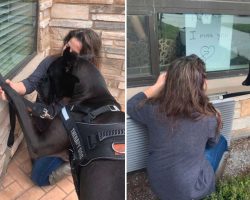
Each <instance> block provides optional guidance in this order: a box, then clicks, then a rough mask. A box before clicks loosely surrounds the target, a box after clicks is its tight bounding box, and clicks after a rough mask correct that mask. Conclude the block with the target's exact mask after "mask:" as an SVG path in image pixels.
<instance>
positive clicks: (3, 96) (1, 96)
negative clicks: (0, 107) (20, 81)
mask: <svg viewBox="0 0 250 200" xmlns="http://www.w3.org/2000/svg"><path fill="white" fill-rule="evenodd" d="M0 100H2V101H8V100H7V97H6V94H5V92H4V91H3V90H2V88H1V87H0Z"/></svg>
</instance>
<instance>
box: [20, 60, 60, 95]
mask: <svg viewBox="0 0 250 200" xmlns="http://www.w3.org/2000/svg"><path fill="white" fill-rule="evenodd" d="M56 58H58V56H48V57H46V58H45V59H44V60H43V61H42V62H41V63H40V64H39V65H38V67H37V68H36V69H35V71H34V72H33V73H32V74H31V75H30V76H29V77H28V78H26V79H24V80H23V81H22V82H23V84H24V86H25V88H26V94H30V93H31V92H33V91H34V90H36V89H37V86H38V85H39V83H40V80H41V79H42V78H43V77H44V76H45V74H46V72H47V70H48V68H49V66H50V64H51V63H52V62H53V61H55V60H56Z"/></svg>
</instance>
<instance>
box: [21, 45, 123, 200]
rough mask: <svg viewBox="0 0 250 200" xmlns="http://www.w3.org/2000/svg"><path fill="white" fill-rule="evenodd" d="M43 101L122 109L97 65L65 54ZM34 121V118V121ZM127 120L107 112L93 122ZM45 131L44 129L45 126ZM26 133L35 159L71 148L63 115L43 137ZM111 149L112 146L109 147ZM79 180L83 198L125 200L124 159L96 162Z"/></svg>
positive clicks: (79, 118) (52, 70) (81, 171)
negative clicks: (112, 106) (113, 106)
mask: <svg viewBox="0 0 250 200" xmlns="http://www.w3.org/2000/svg"><path fill="white" fill-rule="evenodd" d="M39 88H40V91H41V92H40V93H41V94H40V95H41V96H40V98H41V100H42V102H45V103H46V104H48V105H53V106H55V102H59V101H61V99H63V98H64V97H68V98H69V99H70V100H69V102H68V103H69V104H70V105H78V106H84V107H88V108H89V109H90V110H95V109H97V108H99V107H102V106H105V105H115V106H117V107H119V108H120V105H119V104H118V103H117V102H116V100H115V99H114V97H113V96H112V95H111V94H110V92H109V91H108V89H107V86H106V83H105V80H104V78H103V76H102V75H101V73H100V72H99V70H98V69H97V67H96V66H94V65H93V64H91V63H90V62H89V61H88V60H86V59H85V58H84V57H81V56H78V55H76V54H74V53H70V52H69V49H66V50H65V51H64V54H63V56H62V57H59V58H58V59H57V60H56V61H55V62H53V63H52V64H51V66H50V67H49V69H48V71H47V76H46V77H45V78H44V79H43V80H42V82H41V85H40V87H39ZM72 116H73V118H74V120H76V121H82V119H83V117H84V116H85V115H84V114H83V113H72ZM33 121H34V119H33ZM124 121H125V115H124V113H123V112H121V111H119V112H105V113H103V114H101V115H100V116H98V117H97V118H95V119H93V120H92V121H91V124H117V123H123V124H124ZM43 128H44V127H43ZM35 132H36V133H35V134H33V135H31V134H30V133H24V134H25V139H26V140H28V142H27V146H28V147H29V152H30V154H31V157H33V158H37V157H40V156H48V155H52V154H56V153H58V152H61V151H67V149H68V148H69V147H70V142H69V138H68V136H67V132H66V130H65V128H64V126H63V124H62V121H61V119H60V117H59V116H56V117H55V118H54V119H53V120H51V121H50V123H49V124H48V126H47V128H46V129H44V131H43V132H42V134H41V131H40V133H38V132H37V130H35ZM109 148H110V149H111V145H110V146H109ZM77 178H78V179H79V180H78V182H79V184H75V187H76V188H78V187H80V188H78V189H79V191H78V196H79V198H80V199H84V200H85V199H88V200H99V199H103V200H110V199H116V200H123V199H124V198H125V162H124V160H108V159H96V160H94V161H92V162H91V163H89V164H88V165H86V166H82V167H79V170H78V174H77Z"/></svg>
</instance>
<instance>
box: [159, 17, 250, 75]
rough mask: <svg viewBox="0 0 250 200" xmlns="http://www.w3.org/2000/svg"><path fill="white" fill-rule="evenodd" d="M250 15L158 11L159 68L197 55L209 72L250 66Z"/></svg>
mask: <svg viewBox="0 0 250 200" xmlns="http://www.w3.org/2000/svg"><path fill="white" fill-rule="evenodd" d="M249 33H250V17H247V16H233V15H212V14H164V13H160V14H158V34H159V35H158V38H159V50H160V68H161V69H165V68H166V66H167V65H168V64H169V63H170V62H171V61H173V60H174V59H176V58H178V57H181V56H186V55H190V54H196V55H198V56H199V57H200V58H201V59H203V61H204V62H205V63H206V70H207V72H223V71H225V70H235V69H244V68H248V63H249V59H250V46H249V45H248V44H250V34H249Z"/></svg>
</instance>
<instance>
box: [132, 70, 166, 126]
mask: <svg viewBox="0 0 250 200" xmlns="http://www.w3.org/2000/svg"><path fill="white" fill-rule="evenodd" d="M165 81H166V73H163V74H161V75H160V76H159V77H158V79H157V81H156V83H155V84H154V85H152V86H150V87H148V88H147V89H146V90H145V91H144V92H140V93H138V94H136V95H135V96H133V97H132V98H131V99H129V100H128V102H127V112H128V115H130V117H131V118H132V119H134V120H136V121H139V122H141V123H144V124H145V123H147V121H148V120H149V119H150V116H151V114H152V106H151V105H149V104H147V103H146V100H147V99H148V98H153V97H155V96H157V95H158V94H159V93H160V92H161V91H162V89H163V87H164V84H165Z"/></svg>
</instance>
